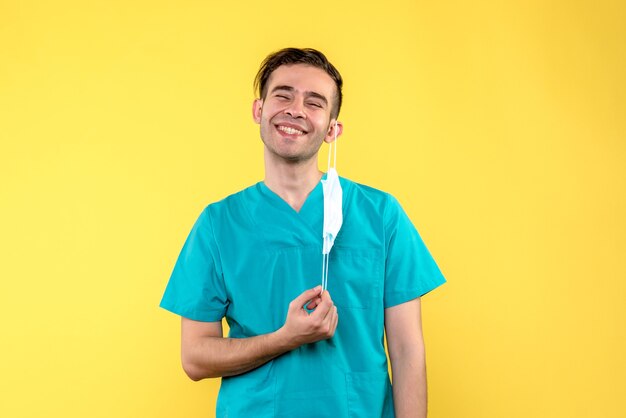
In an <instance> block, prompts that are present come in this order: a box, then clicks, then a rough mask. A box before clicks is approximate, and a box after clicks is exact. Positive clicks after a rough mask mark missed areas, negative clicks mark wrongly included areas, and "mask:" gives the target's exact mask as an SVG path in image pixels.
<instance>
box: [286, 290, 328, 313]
mask: <svg viewBox="0 0 626 418" xmlns="http://www.w3.org/2000/svg"><path fill="white" fill-rule="evenodd" d="M321 290H322V286H316V287H314V288H313V289H309V290H305V291H304V292H302V293H301V294H300V295H299V296H298V297H296V298H295V299H294V300H293V301H292V302H291V303H292V304H293V305H292V306H293V307H294V308H296V309H302V307H303V306H304V305H305V304H306V303H307V302H308V301H310V300H311V299H313V298H314V297H315V296H318V295H319V294H320V292H321Z"/></svg>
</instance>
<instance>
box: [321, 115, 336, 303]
mask: <svg viewBox="0 0 626 418" xmlns="http://www.w3.org/2000/svg"><path fill="white" fill-rule="evenodd" d="M333 144H334V145H335V152H334V157H333V167H332V168H334V169H337V121H335V140H334V141H333V143H332V144H330V146H329V148H328V170H327V172H326V175H327V176H328V171H330V169H331V166H330V156H331V154H333ZM324 239H326V238H325V237H324ZM329 261H330V253H328V254H324V253H322V292H323V291H324V290H326V289H327V288H328V264H329Z"/></svg>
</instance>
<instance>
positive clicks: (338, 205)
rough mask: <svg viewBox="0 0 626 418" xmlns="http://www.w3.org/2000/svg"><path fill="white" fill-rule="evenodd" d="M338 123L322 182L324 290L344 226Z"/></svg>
mask: <svg viewBox="0 0 626 418" xmlns="http://www.w3.org/2000/svg"><path fill="white" fill-rule="evenodd" d="M333 144H334V145H335V152H334V160H333V167H331V166H330V156H331V154H332V150H333ZM336 167H337V122H335V140H334V141H333V142H332V143H331V144H330V146H329V149H328V171H327V172H326V180H322V188H323V191H324V228H323V231H322V240H323V241H322V244H323V245H322V290H326V288H327V286H328V260H329V254H330V250H331V248H333V244H334V243H335V238H336V237H337V234H338V233H339V230H340V229H341V225H342V224H343V210H342V200H343V192H342V190H341V184H340V183H339V176H338V175H337V170H336Z"/></svg>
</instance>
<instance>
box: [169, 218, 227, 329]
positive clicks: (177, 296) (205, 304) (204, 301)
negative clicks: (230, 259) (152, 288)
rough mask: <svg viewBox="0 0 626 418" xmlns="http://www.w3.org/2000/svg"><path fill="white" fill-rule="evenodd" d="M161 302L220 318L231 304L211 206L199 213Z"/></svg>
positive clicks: (188, 314) (197, 316) (194, 315)
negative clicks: (216, 240) (225, 284)
mask: <svg viewBox="0 0 626 418" xmlns="http://www.w3.org/2000/svg"><path fill="white" fill-rule="evenodd" d="M160 306H161V307H162V308H164V309H167V310H168V311H170V312H173V313H175V314H178V315H180V316H183V317H185V318H189V319H193V320H195V321H204V322H215V321H220V320H221V319H222V318H223V317H224V315H225V313H226V308H227V306H228V299H227V296H226V289H225V286H224V280H223V275H222V271H221V264H220V262H219V252H218V248H217V244H216V242H215V238H214V235H213V228H212V225H211V214H210V206H209V207H207V208H206V209H205V210H204V211H203V212H202V213H201V214H200V216H199V217H198V220H197V221H196V223H195V224H194V226H193V228H192V229H191V232H190V233H189V236H188V237H187V240H186V241H185V245H184V246H183V249H182V250H181V252H180V255H179V256H178V260H177V261H176V265H175V266H174V271H173V272H172V275H171V277H170V280H169V282H168V284H167V287H166V288H165V293H164V294H163V298H162V299H161V304H160Z"/></svg>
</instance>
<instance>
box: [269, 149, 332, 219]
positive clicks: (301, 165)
mask: <svg viewBox="0 0 626 418" xmlns="http://www.w3.org/2000/svg"><path fill="white" fill-rule="evenodd" d="M321 178H322V172H321V171H319V169H318V168H317V154H316V155H315V156H314V157H313V158H310V159H308V160H306V161H298V162H287V161H285V160H283V159H281V158H280V157H277V156H275V155H273V154H271V153H270V152H269V151H268V150H267V148H266V149H265V179H264V182H265V185H266V186H267V187H268V188H269V189H270V190H271V191H273V192H274V193H276V194H277V195H278V196H280V197H281V198H282V199H283V200H284V201H285V202H287V203H288V204H289V206H291V207H292V208H293V209H294V210H295V211H296V212H299V211H300V209H301V208H302V205H304V202H305V201H306V198H307V197H308V196H309V194H310V193H311V191H312V190H313V189H314V188H315V186H316V185H317V183H319V181H320V179H321Z"/></svg>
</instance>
